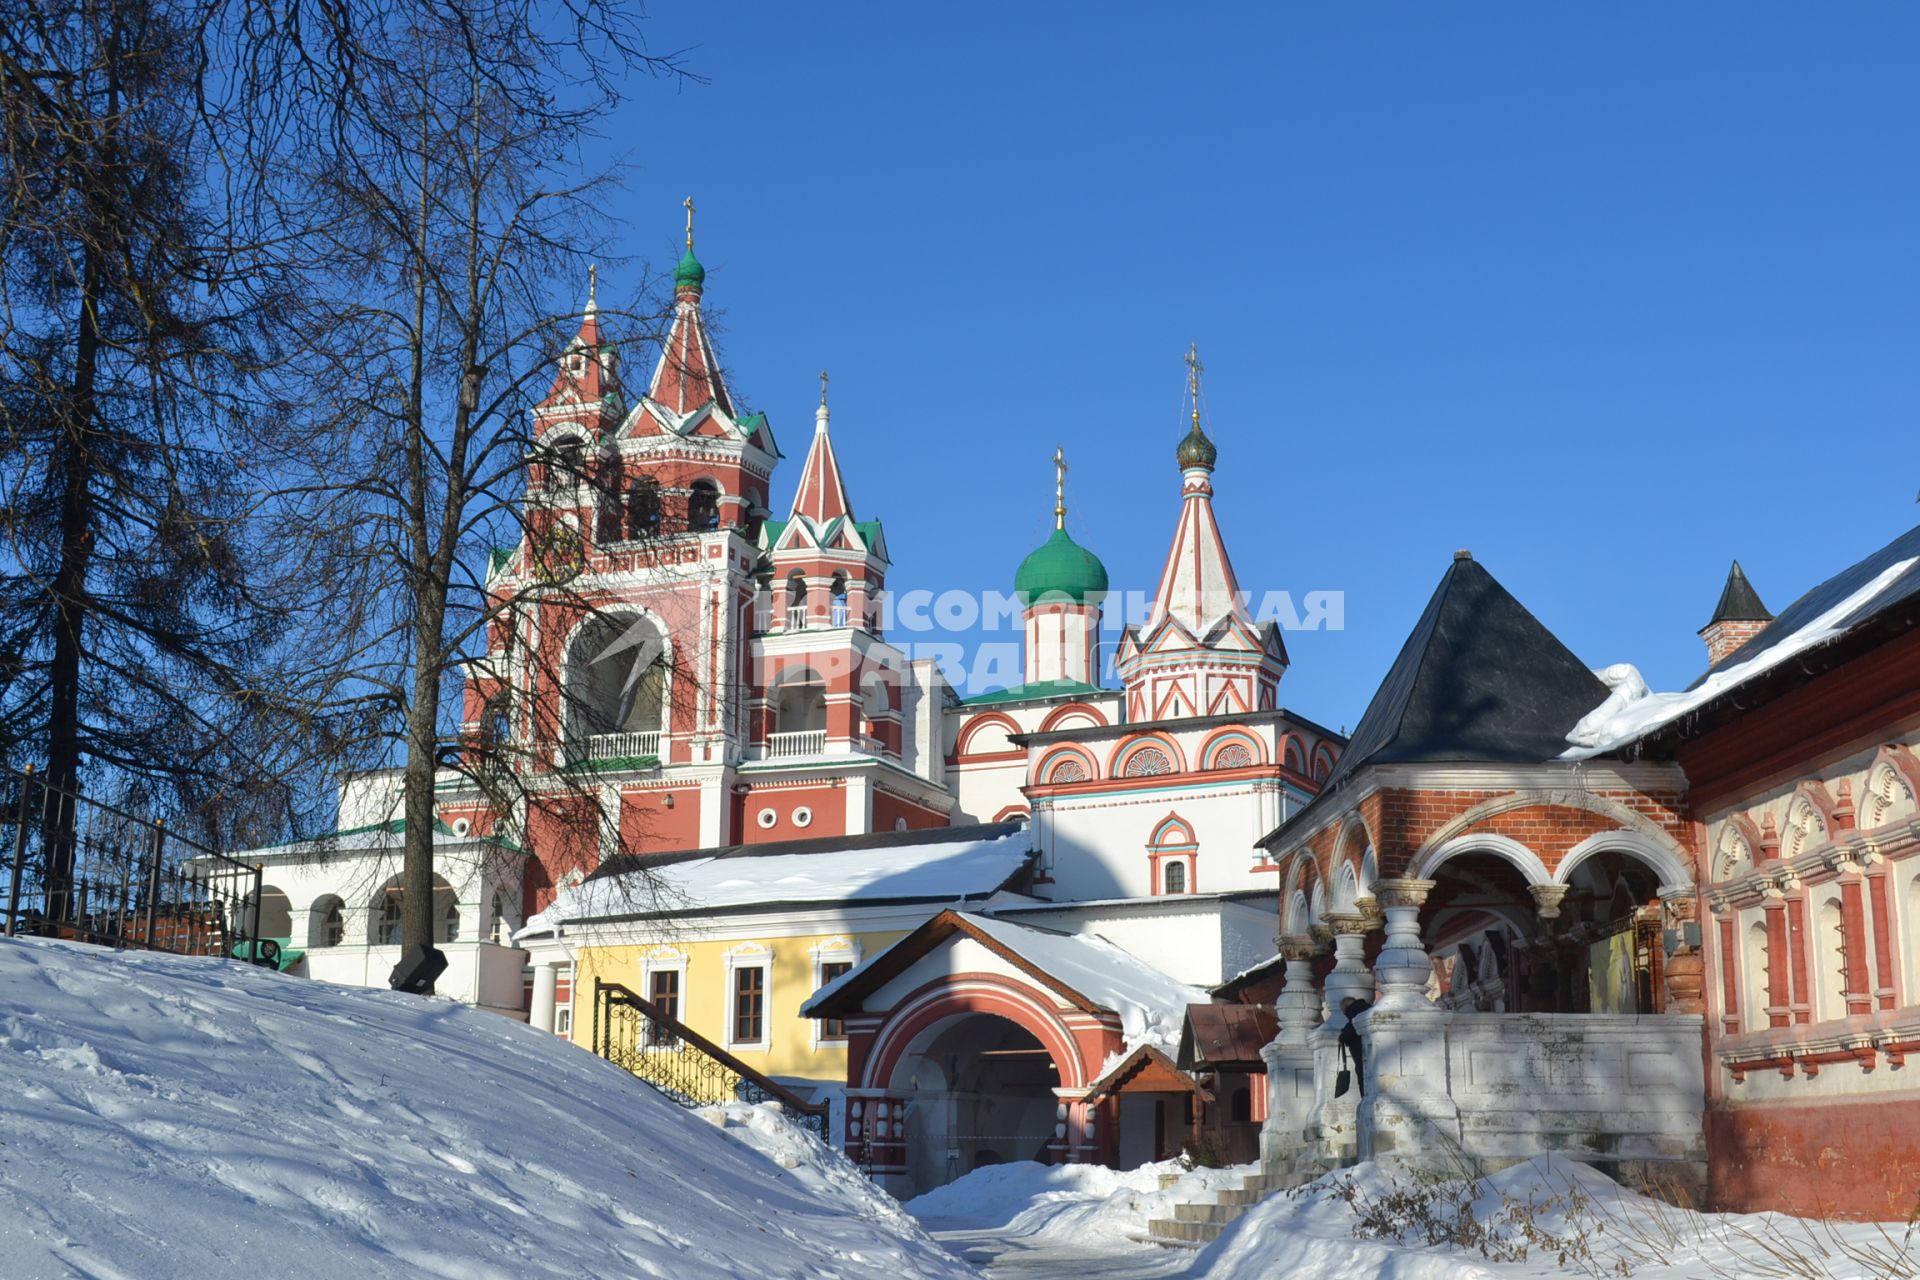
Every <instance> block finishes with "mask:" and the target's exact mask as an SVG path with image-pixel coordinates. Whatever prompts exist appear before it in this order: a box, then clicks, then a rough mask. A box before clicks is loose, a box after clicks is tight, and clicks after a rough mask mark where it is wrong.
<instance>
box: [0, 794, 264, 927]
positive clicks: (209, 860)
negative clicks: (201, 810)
mask: <svg viewBox="0 0 1920 1280" xmlns="http://www.w3.org/2000/svg"><path fill="white" fill-rule="evenodd" d="M0 788H4V790H5V791H8V792H10V793H11V795H10V797H9V800H10V802H8V803H4V804H0V823H5V822H6V821H9V820H11V821H12V823H13V827H14V830H13V839H12V845H13V851H12V859H11V861H10V862H9V863H8V864H6V871H7V874H8V882H7V891H6V919H5V924H4V932H5V934H6V936H7V937H13V936H15V935H17V934H21V933H27V934H38V935H44V936H48V937H57V938H66V939H70V940H73V941H78V942H91V943H96V944H100V945H104V946H112V947H137V948H141V949H144V950H150V951H173V952H182V953H186V954H191V955H202V954H205V955H227V954H229V953H230V951H231V949H232V947H233V946H234V944H235V943H236V942H246V941H249V940H251V939H257V938H258V937H259V936H260V912H261V908H262V897H263V894H262V888H263V884H264V879H265V875H264V872H263V870H262V868H261V867H259V866H257V865H249V864H247V863H244V862H241V861H239V860H237V859H235V858H230V857H228V856H227V855H225V854H223V853H219V852H217V851H215V850H213V849H209V848H206V847H205V846H203V845H199V844H196V843H194V842H192V841H190V840H187V839H185V838H184V837H182V836H180V835H178V834H177V833H174V832H171V831H169V830H168V829H167V824H166V821H165V820H164V819H160V818H151V817H147V816H144V815H141V814H135V813H129V812H127V811H126V810H124V809H119V808H116V807H114V806H113V805H109V804H105V803H102V802H101V801H98V800H94V799H91V798H89V797H87V796H84V795H82V794H80V793H79V792H78V791H77V790H73V789H70V788H64V787H54V786H52V785H50V784H48V783H47V781H46V780H45V779H44V778H40V777H37V776H35V773H34V771H33V769H32V768H31V767H29V768H27V769H26V770H25V771H24V772H21V773H14V772H12V771H10V770H9V771H6V772H4V773H0ZM241 911H245V912H247V913H248V918H247V919H246V920H244V921H243V920H241V919H240V918H239V914H240V912H241Z"/></svg>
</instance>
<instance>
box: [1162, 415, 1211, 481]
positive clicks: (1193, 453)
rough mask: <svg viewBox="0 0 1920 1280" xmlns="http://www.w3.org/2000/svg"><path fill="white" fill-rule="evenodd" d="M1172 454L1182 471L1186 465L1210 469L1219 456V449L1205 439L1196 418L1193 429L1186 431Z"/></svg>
mask: <svg viewBox="0 0 1920 1280" xmlns="http://www.w3.org/2000/svg"><path fill="white" fill-rule="evenodd" d="M1173 456H1174V457H1175V458H1177V459H1179V461H1180V469H1181V470H1182V471H1185V470H1186V469H1187V468H1188V467H1205V468H1206V469H1207V470H1209V471H1211V470H1213V463H1214V460H1215V459H1216V458H1218V457H1219V456H1220V451H1219V450H1218V449H1216V448H1214V447H1213V441H1211V440H1209V439H1207V433H1206V432H1204V431H1202V430H1201V429H1200V423H1199V420H1198V419H1197V418H1196V419H1195V421H1194V424H1193V429H1192V430H1191V431H1189V432H1187V438H1186V439H1184V440H1182V441H1181V442H1180V447H1179V448H1178V449H1177V450H1175V451H1174V455H1173Z"/></svg>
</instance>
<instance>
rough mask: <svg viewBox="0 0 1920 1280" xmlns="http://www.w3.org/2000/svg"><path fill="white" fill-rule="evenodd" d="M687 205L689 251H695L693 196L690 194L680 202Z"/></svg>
mask: <svg viewBox="0 0 1920 1280" xmlns="http://www.w3.org/2000/svg"><path fill="white" fill-rule="evenodd" d="M680 203H681V204H684V205H685V206H687V252H688V253H692V252H693V197H692V196H688V197H687V198H686V199H685V200H682V201H681V202H680Z"/></svg>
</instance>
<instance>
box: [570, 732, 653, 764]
mask: <svg viewBox="0 0 1920 1280" xmlns="http://www.w3.org/2000/svg"><path fill="white" fill-rule="evenodd" d="M659 754H660V734H659V731H658V730H655V731H653V732H650V733H596V734H594V735H593V736H592V737H591V738H588V739H587V759H589V760H620V759H625V758H629V757H632V756H657V755H659Z"/></svg>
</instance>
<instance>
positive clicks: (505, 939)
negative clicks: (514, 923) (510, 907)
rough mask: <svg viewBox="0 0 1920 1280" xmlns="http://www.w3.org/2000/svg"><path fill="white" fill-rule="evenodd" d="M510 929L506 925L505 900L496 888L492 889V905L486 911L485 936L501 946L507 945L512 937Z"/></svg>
mask: <svg viewBox="0 0 1920 1280" xmlns="http://www.w3.org/2000/svg"><path fill="white" fill-rule="evenodd" d="M512 932H513V931H512V929H510V928H509V927H508V925H507V900H506V897H505V895H503V894H502V893H501V892H500V891H499V890H498V889H495V890H494V891H493V906H492V908H491V909H490V910H489V911H488V913H487V936H488V937H489V938H491V939H493V941H495V942H497V943H499V944H500V945H501V946H503V947H504V946H507V945H509V944H510V943H511V942H512V941H513V939H512V937H511V934H512Z"/></svg>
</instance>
